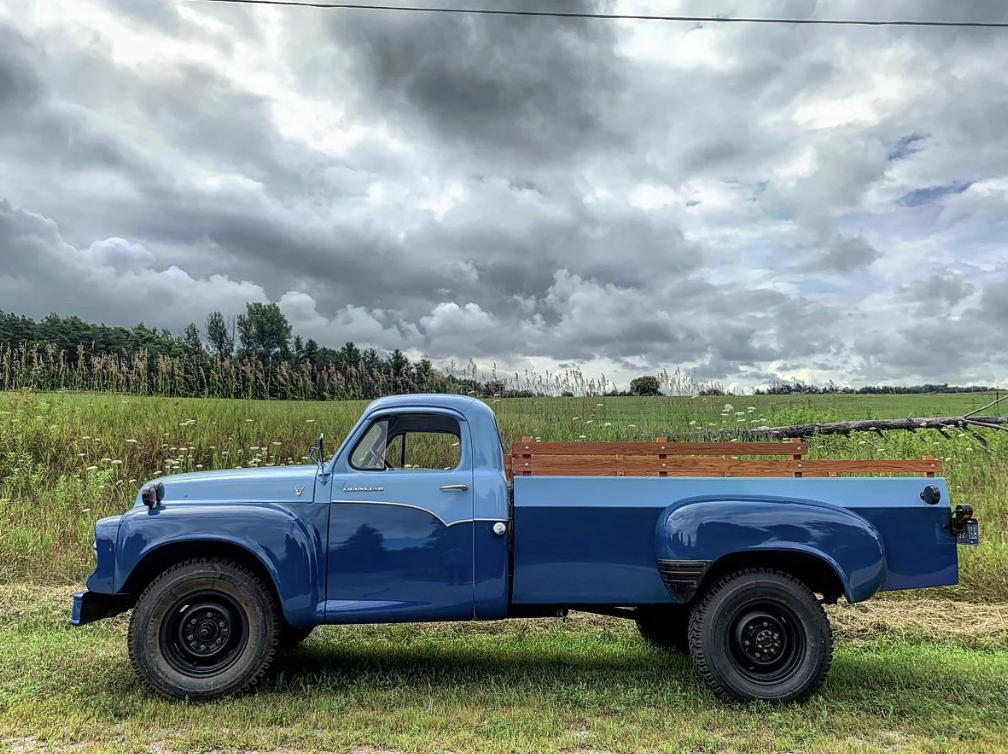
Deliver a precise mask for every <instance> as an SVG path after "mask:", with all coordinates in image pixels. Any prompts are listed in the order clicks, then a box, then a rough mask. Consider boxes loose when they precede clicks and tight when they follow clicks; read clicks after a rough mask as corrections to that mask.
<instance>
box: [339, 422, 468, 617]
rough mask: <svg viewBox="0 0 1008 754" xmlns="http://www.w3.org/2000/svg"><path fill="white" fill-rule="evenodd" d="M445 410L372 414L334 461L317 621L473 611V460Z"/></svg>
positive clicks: (459, 427)
mask: <svg viewBox="0 0 1008 754" xmlns="http://www.w3.org/2000/svg"><path fill="white" fill-rule="evenodd" d="M471 444H472V440H471V438H470V433H469V428H468V424H467V423H466V422H465V420H464V419H463V418H462V417H461V416H459V415H458V414H455V413H454V412H451V411H440V410H437V409H424V410H422V411H419V410H418V411H398V410H397V411H395V412H393V413H389V414H383V415H378V416H376V417H374V418H373V419H372V420H371V421H370V423H369V424H368V425H367V426H366V427H365V428H364V429H363V431H362V432H361V434H360V435H359V437H358V439H357V441H356V442H353V443H352V444H350V445H349V446H348V450H347V452H346V453H345V454H341V456H342V457H340V458H337V459H336V465H335V467H334V475H333V479H332V484H331V486H330V489H331V490H332V503H331V508H330V517H329V550H328V552H329V560H328V564H327V582H326V620H327V622H330V623H352V622H358V621H368V622H374V621H380V622H392V621H413V620H465V619H470V618H472V617H473V499H474V497H473V466H472V447H471Z"/></svg>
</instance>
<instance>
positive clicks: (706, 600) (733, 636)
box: [689, 569, 833, 702]
mask: <svg viewBox="0 0 1008 754" xmlns="http://www.w3.org/2000/svg"><path fill="white" fill-rule="evenodd" d="M689 648H690V654H691V655H692V656H693V662H694V665H695V666H696V669H697V672H698V673H699V674H700V677H701V678H703V679H704V681H706V682H707V684H708V685H709V686H710V687H711V689H712V690H713V691H714V693H715V694H716V695H717V696H719V697H720V698H721V699H724V700H733V701H756V700H762V701H768V702H793V701H799V700H802V699H806V698H808V697H809V696H811V695H812V694H813V693H815V692H816V691H817V690H818V689H819V687H820V686H821V685H822V683H823V681H824V680H825V678H826V674H827V673H828V672H829V667H830V664H831V662H832V658H833V636H832V631H831V630H830V625H829V620H828V619H827V618H826V613H825V612H824V611H823V608H822V605H820V604H819V601H818V600H817V599H816V597H815V595H814V594H813V593H812V592H811V590H809V588H808V587H807V586H805V584H803V583H802V582H801V581H799V580H798V579H796V578H795V577H794V576H791V575H790V574H787V573H784V572H782V571H777V570H771V569H748V570H743V571H736V572H735V573H732V574H729V575H728V576H726V577H725V578H723V579H721V580H720V581H719V582H717V583H716V584H715V585H714V586H713V587H712V588H711V589H710V590H709V591H708V592H707V593H706V594H705V595H704V597H703V599H701V601H700V602H699V604H697V606H696V607H695V608H694V609H693V612H692V614H691V616H690V624H689Z"/></svg>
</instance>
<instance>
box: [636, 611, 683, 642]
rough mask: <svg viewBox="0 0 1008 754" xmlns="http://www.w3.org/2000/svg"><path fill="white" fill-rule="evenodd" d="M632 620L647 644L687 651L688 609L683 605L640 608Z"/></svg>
mask: <svg viewBox="0 0 1008 754" xmlns="http://www.w3.org/2000/svg"><path fill="white" fill-rule="evenodd" d="M634 622H635V623H636V624H637V630H638V631H640V635H641V636H642V637H643V638H644V640H645V641H647V642H648V643H649V644H651V645H653V646H655V647H658V648H659V649H664V650H668V651H672V652H689V637H688V635H687V634H688V630H689V610H688V609H687V608H686V607H685V606H680V605H670V606H667V607H662V608H641V610H640V617H639V618H637V619H636V620H635V621H634Z"/></svg>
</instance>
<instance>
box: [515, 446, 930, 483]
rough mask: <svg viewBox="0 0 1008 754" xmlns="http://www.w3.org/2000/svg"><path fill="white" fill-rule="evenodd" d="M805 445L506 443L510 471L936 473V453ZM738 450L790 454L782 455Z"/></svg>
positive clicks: (817, 474)
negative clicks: (838, 450)
mask: <svg viewBox="0 0 1008 754" xmlns="http://www.w3.org/2000/svg"><path fill="white" fill-rule="evenodd" d="M807 452H808V446H807V445H806V444H805V443H803V442H802V441H800V440H788V441H786V442H748V443H747V442H697V443H690V442H667V441H666V439H665V438H664V437H659V438H658V439H657V440H656V441H655V442H632V443H631V442H627V443H618V442H533V441H532V439H531V438H529V437H523V438H522V440H521V441H520V442H516V443H514V445H513V446H512V448H511V457H510V461H511V462H510V464H509V466H510V468H509V469H508V471H509V472H510V475H511V476H662V477H664V476H719V477H806V476H809V477H813V476H814V477H835V476H840V475H841V474H921V475H922V476H925V477H933V476H936V475H937V474H938V473H940V472H941V470H942V462H941V461H940V460H939V459H936V458H932V457H930V456H925V457H924V458H922V459H920V460H818V459H815V460H808V459H805V458H804V456H805V454H806V453H807ZM743 456H790V457H789V458H786V459H772V458H761V457H757V458H744V457H743Z"/></svg>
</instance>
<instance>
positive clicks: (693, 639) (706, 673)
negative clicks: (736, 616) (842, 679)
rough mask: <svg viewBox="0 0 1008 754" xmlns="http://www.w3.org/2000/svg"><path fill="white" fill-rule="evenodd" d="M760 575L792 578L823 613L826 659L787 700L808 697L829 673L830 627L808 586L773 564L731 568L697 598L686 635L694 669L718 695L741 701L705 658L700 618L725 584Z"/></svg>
mask: <svg viewBox="0 0 1008 754" xmlns="http://www.w3.org/2000/svg"><path fill="white" fill-rule="evenodd" d="M759 576H774V577H777V578H781V579H784V580H786V581H789V582H791V583H792V584H793V585H794V586H796V587H798V588H799V589H801V590H803V591H805V592H806V593H807V594H808V595H809V597H810V598H811V599H812V601H813V602H814V603H815V605H816V609H817V610H818V611H819V613H820V614H821V616H822V619H823V623H824V624H825V626H826V662H824V663H823V665H822V668H821V669H820V671H819V673H818V674H817V675H816V677H815V678H814V679H813V680H812V681H811V683H809V684H808V685H807V686H806V688H805V689H804V690H803V691H802V692H801V693H800V694H798V695H797V696H795V697H793V698H789V699H788V700H787V701H788V702H801V701H804V700H806V699H808V698H809V697H810V696H811V695H812V694H814V693H816V691H818V690H819V689H820V688H821V687H822V684H823V682H824V681H825V680H826V676H827V674H828V673H829V669H830V666H831V665H832V664H833V631H832V628H831V627H830V623H829V619H828V618H827V616H826V611H825V610H824V609H823V606H822V604H821V603H820V602H819V601H818V600H817V599H816V597H815V594H814V593H813V592H812V590H811V589H809V588H808V586H807V585H806V584H805V582H803V581H802V580H801V579H798V578H796V577H795V576H793V575H792V574H790V573H788V572H787V571H781V570H778V569H776V568H743V569H740V570H738V571H732V572H731V573H729V574H726V575H725V576H723V577H722V578H721V579H719V580H718V581H717V582H715V583H714V585H713V586H711V587H710V588H709V589H708V590H707V591H706V593H705V594H704V596H703V598H702V599H701V600H700V602H698V603H697V605H696V607H694V609H693V612H692V613H691V615H690V620H689V627H688V630H687V638H688V644H689V652H690V655H691V656H692V658H693V664H694V666H695V667H696V671H697V673H698V674H699V675H700V677H701V678H702V679H703V681H704V682H705V683H706V684H707V685H708V686H709V687H710V689H711V691H713V692H714V695H715V696H717V697H718V699H720V700H722V701H724V702H738V701H742V700H741V699H740V697H739V696H738V695H737V694H735V693H734V692H733V691H731V689H728V688H726V687H725V686H724V685H723V684H721V683H720V682H719V681H718V680H717V678H716V677H715V675H714V674H713V673H712V672H711V669H710V666H709V664H708V662H707V658H706V656H705V653H704V652H703V648H702V646H701V645H702V630H703V629H702V619H703V617H704V615H706V613H707V611H708V610H709V609H710V604H711V602H713V601H714V599H715V597H716V596H717V593H718V592H719V591H720V590H721V589H723V588H725V587H726V586H727V585H729V584H731V583H732V582H734V581H736V580H738V579H739V578H743V577H757V578H758V577H759Z"/></svg>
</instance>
